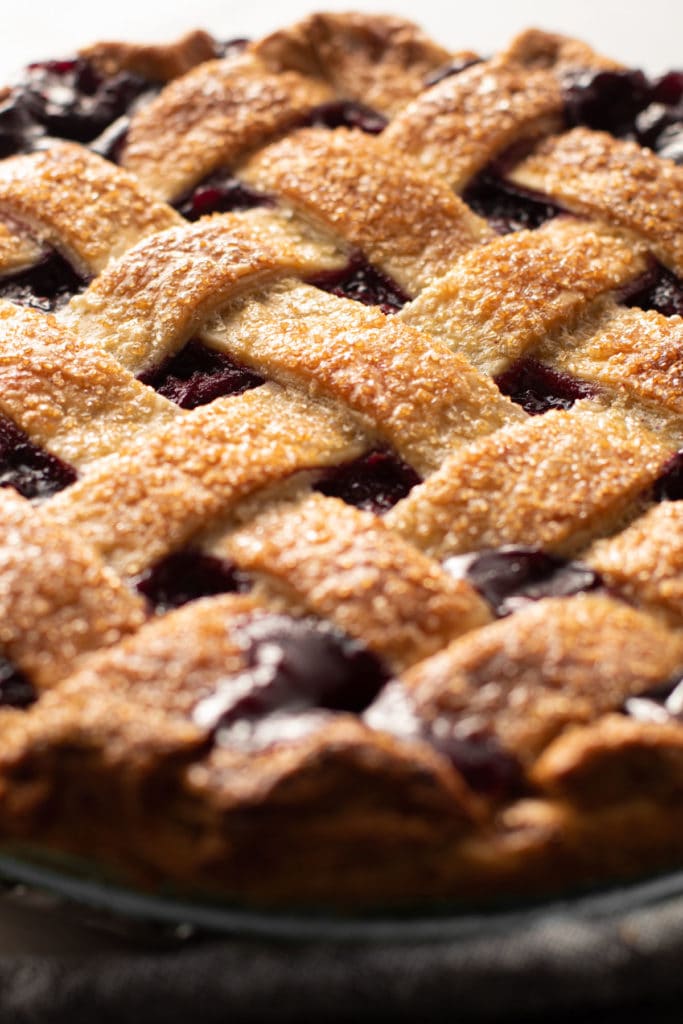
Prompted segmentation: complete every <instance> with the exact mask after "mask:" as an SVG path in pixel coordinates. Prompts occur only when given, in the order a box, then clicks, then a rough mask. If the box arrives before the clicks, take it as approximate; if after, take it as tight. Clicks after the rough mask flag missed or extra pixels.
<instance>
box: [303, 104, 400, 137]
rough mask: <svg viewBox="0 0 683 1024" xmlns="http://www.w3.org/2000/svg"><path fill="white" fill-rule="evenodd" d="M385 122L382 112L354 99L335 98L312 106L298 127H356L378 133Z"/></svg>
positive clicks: (382, 128) (372, 133)
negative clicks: (333, 100)
mask: <svg viewBox="0 0 683 1024" xmlns="http://www.w3.org/2000/svg"><path fill="white" fill-rule="evenodd" d="M387 124H388V122H387V119H386V117H384V115H383V114H379V113H378V112H377V111H376V110H372V109H371V108H370V107H366V106H364V105H363V104H362V103H356V102H355V101H354V100H337V101H336V102H334V103H323V104H321V105H320V106H319V107H314V108H313V110H311V111H310V112H309V113H308V114H307V115H306V117H305V118H304V119H303V120H302V121H301V124H300V127H302V128H303V127H306V128H308V127H311V128H332V129H333V128H358V129H359V130H360V131H362V132H366V134H368V135H379V134H380V132H383V131H384V129H385V128H386V126H387Z"/></svg>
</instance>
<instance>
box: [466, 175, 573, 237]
mask: <svg viewBox="0 0 683 1024" xmlns="http://www.w3.org/2000/svg"><path fill="white" fill-rule="evenodd" d="M463 199H464V200H465V202H466V203H467V205H468V206H469V207H471V209H472V210H474V212H475V213H478V214H479V216H480V217H484V218H485V219H486V220H487V221H488V222H489V224H490V225H491V227H492V228H493V230H494V231H497V232H498V234H499V235H507V234H509V233H510V232H511V231H522V230H524V229H525V228H526V229H531V230H533V229H535V228H539V227H540V226H541V224H545V222H546V221H548V220H552V218H553V217H557V216H558V215H559V214H561V213H563V212H564V211H563V210H562V209H561V208H560V207H559V206H557V205H556V204H555V203H551V202H550V200H548V199H546V198H544V197H543V196H541V195H537V194H536V193H532V192H529V191H527V190H526V189H522V188H518V187H517V186H515V185H511V184H509V183H507V182H504V181H502V180H501V178H499V177H497V176H496V174H495V173H493V172H492V170H491V169H487V170H486V171H484V172H483V173H482V174H480V175H478V177H476V178H475V179H474V180H473V181H472V182H471V183H470V184H469V185H468V186H467V189H466V190H465V192H464V193H463Z"/></svg>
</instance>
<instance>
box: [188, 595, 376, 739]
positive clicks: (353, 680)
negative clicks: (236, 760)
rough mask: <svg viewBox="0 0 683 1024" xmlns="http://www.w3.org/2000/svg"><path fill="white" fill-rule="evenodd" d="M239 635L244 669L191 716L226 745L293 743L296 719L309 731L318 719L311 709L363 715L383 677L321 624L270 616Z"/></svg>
mask: <svg viewBox="0 0 683 1024" xmlns="http://www.w3.org/2000/svg"><path fill="white" fill-rule="evenodd" d="M237 636H238V639H239V640H240V641H241V642H242V644H243V646H244V649H245V651H246V663H247V664H246V667H245V669H244V671H242V672H240V673H238V674H237V675H235V676H232V677H231V678H226V679H225V681H224V682H222V683H221V684H220V685H219V687H218V689H217V690H216V692H215V693H214V694H212V695H211V696H210V697H207V698H206V699H204V700H202V701H201V702H200V703H199V704H198V705H197V707H196V708H195V712H194V718H195V721H196V722H197V723H198V724H199V725H200V726H202V727H203V728H210V729H212V730H213V732H214V734H215V735H216V737H217V740H218V742H220V743H225V744H227V745H232V743H237V744H240V745H242V744H243V743H245V742H246V743H247V744H254V745H262V743H263V742H268V743H269V742H274V741H275V740H276V739H284V738H291V735H292V728H293V723H292V719H293V717H295V716H299V715H301V714H303V720H302V723H301V728H302V729H304V730H306V728H307V723H308V722H311V721H313V722H317V721H320V720H321V719H320V717H319V716H313V718H312V719H311V718H310V717H309V716H308V714H307V713H308V712H310V711H314V710H321V709H324V710H327V711H348V712H353V713H358V712H361V711H363V710H364V709H365V708H366V707H368V705H369V704H371V703H372V701H373V700H374V699H375V697H376V696H377V694H378V693H379V691H380V690H381V689H382V687H383V686H384V684H385V683H386V681H387V679H388V674H387V672H386V670H385V668H384V666H383V665H382V664H381V662H380V661H379V659H378V658H377V657H376V656H375V655H374V654H372V653H371V652H370V651H368V650H367V649H366V648H365V647H363V645H362V644H360V643H359V642H358V641H356V640H353V639H351V638H350V637H348V636H347V635H346V634H344V633H342V632H341V631H340V630H338V629H336V627H334V626H331V625H329V624H328V623H325V622H319V621H317V620H312V619H291V618H289V617H288V616H286V615H276V614H268V615H263V616H259V617H254V618H253V619H250V620H249V621H248V622H247V623H246V625H244V626H243V627H240V628H239V629H238V631H237ZM279 726H282V727H283V729H284V731H281V730H280V729H279ZM264 727H265V728H264ZM296 728H297V727H296V726H294V729H296Z"/></svg>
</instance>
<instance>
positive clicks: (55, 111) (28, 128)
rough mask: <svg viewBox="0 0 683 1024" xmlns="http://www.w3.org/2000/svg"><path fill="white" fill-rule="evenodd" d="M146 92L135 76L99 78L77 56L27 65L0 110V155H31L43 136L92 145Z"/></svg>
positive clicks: (147, 86) (143, 82)
mask: <svg viewBox="0 0 683 1024" xmlns="http://www.w3.org/2000/svg"><path fill="white" fill-rule="evenodd" d="M149 90H150V82H149V81H147V80H146V79H145V78H142V77H141V76H140V75H136V74H133V73H131V72H128V71H122V72H120V73H119V74H116V75H113V76H111V77H108V78H103V77H102V76H101V75H100V74H98V72H97V71H96V70H95V69H94V67H93V66H92V65H91V64H90V63H89V62H88V61H87V60H84V59H83V58H80V57H78V58H74V59H73V60H51V61H44V62H42V63H38V64H31V65H29V67H28V68H26V71H25V72H24V76H23V79H22V81H21V82H20V83H19V84H18V85H17V86H16V87H15V88H14V89H13V90H12V92H11V94H10V96H9V98H8V99H7V100H6V101H5V103H4V104H3V105H2V107H0V155H2V156H9V155H10V154H11V153H19V152H27V151H30V150H32V149H34V148H35V147H36V145H39V144H40V140H41V138H43V137H44V136H57V137H59V138H63V139H73V140H74V141H76V142H84V143H87V142H91V141H92V140H93V139H95V138H96V137H97V136H98V135H99V134H100V133H101V132H102V131H104V129H105V128H106V127H107V126H108V125H110V124H111V123H112V122H113V121H115V120H116V119H117V118H119V117H121V116H122V115H123V114H125V112H126V111H127V110H128V109H129V108H130V106H131V105H132V104H133V103H134V101H135V100H136V99H138V98H139V97H140V96H141V95H142V94H143V93H147V92H148V91H149Z"/></svg>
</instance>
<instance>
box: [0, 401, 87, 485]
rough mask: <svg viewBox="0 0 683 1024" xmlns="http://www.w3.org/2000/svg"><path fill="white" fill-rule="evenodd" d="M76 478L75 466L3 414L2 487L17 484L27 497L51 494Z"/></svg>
mask: <svg viewBox="0 0 683 1024" xmlns="http://www.w3.org/2000/svg"><path fill="white" fill-rule="evenodd" d="M75 480H76V471H75V470H74V469H72V467H71V466H68V465H67V464H66V463H65V462H62V461H61V459H58V458H57V456H56V455H50V453H49V452H46V451H45V450H44V449H43V448H39V447H38V446H37V445H35V444H33V442H32V441H30V440H29V438H28V437H27V436H26V434H25V433H24V432H23V430H20V429H19V427H17V426H15V424H14V423H13V422H12V421H11V420H9V419H7V418H6V417H5V416H1V415H0V487H14V489H15V490H17V491H19V494H23V496H24V497H25V498H48V497H49V496H50V495H51V494H56V493H57V491H61V490H63V489H64V488H65V487H68V486H69V484H72V483H74V481H75Z"/></svg>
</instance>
